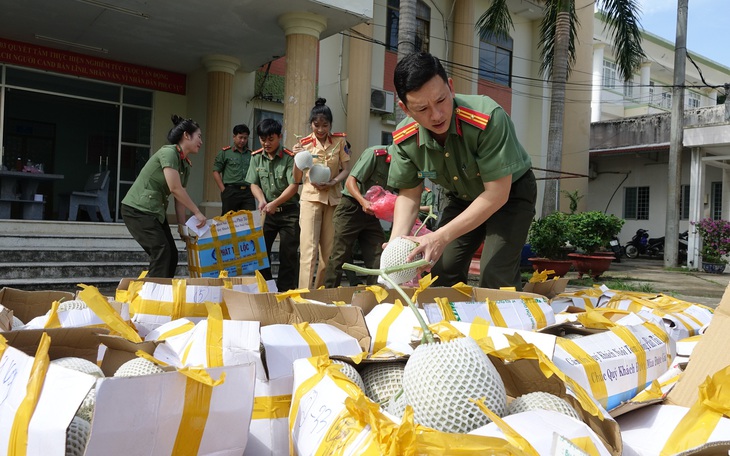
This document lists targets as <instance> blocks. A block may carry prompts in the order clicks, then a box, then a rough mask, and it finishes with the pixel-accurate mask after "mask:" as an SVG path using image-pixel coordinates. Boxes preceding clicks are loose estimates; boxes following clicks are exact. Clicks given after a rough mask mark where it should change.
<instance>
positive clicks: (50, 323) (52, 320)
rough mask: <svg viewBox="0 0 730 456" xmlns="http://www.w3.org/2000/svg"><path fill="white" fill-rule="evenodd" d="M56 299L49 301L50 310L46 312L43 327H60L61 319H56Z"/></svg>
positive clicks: (57, 304)
mask: <svg viewBox="0 0 730 456" xmlns="http://www.w3.org/2000/svg"><path fill="white" fill-rule="evenodd" d="M59 305H60V304H59V302H58V301H53V303H51V311H50V313H49V314H48V320H46V324H45V325H44V326H43V328H45V329H52V328H60V327H61V320H59V319H58V306H59Z"/></svg>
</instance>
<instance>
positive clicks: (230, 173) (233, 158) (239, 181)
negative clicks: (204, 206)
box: [213, 124, 256, 215]
mask: <svg viewBox="0 0 730 456" xmlns="http://www.w3.org/2000/svg"><path fill="white" fill-rule="evenodd" d="M250 134H251V131H250V130H249V129H248V127H247V126H246V125H244V124H240V125H236V126H235V127H233V147H231V146H226V147H224V148H223V149H221V150H220V151H219V152H218V155H216V157H215V161H214V162H213V179H214V180H215V182H216V184H218V188H219V189H220V191H221V202H222V203H223V208H222V211H221V215H225V214H227V213H228V212H229V211H234V212H235V211H240V210H242V209H245V210H247V211H252V210H254V209H255V208H256V200H255V199H254V197H253V193H251V188H250V187H249V184H248V183H246V173H247V172H248V167H249V164H250V162H251V150H250V149H249V148H248V136H249V135H250Z"/></svg>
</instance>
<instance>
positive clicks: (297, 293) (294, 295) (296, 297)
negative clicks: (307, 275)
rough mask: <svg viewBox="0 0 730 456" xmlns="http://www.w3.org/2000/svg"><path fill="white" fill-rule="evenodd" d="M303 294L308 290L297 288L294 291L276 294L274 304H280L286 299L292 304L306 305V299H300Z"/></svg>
mask: <svg viewBox="0 0 730 456" xmlns="http://www.w3.org/2000/svg"><path fill="white" fill-rule="evenodd" d="M304 293H309V288H297V289H296V290H287V291H284V292H282V293H277V294H276V295H275V296H276V302H281V301H283V300H285V299H287V298H289V299H291V300H292V301H294V302H299V303H307V302H309V301H307V300H306V299H304V298H302V295H303V294H304Z"/></svg>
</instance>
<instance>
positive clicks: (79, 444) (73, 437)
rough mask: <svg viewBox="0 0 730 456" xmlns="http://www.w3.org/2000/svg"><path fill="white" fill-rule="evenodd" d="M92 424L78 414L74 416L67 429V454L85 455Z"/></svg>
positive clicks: (73, 455)
mask: <svg viewBox="0 0 730 456" xmlns="http://www.w3.org/2000/svg"><path fill="white" fill-rule="evenodd" d="M90 433H91V425H90V424H89V422H88V421H86V420H85V419H83V418H80V417H78V416H75V417H73V419H72V420H71V424H69V426H68V428H67V429H66V456H83V454H84V451H86V443H87V442H88V441H89V434H90Z"/></svg>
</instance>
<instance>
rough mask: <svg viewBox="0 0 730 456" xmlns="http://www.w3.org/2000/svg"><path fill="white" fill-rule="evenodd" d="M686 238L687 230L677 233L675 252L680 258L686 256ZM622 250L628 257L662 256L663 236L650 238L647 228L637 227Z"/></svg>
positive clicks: (687, 236) (687, 235) (687, 237)
mask: <svg viewBox="0 0 730 456" xmlns="http://www.w3.org/2000/svg"><path fill="white" fill-rule="evenodd" d="M688 239H689V232H688V231H685V232H683V233H680V234H679V238H678V240H677V252H678V254H679V258H680V259H682V258H687V245H688ZM624 252H625V253H626V256H627V257H629V258H636V257H638V256H639V255H649V256H650V257H654V256H658V257H662V256H664V236H662V237H658V238H650V237H649V232H648V231H647V230H644V229H638V230H636V234H635V235H634V237H632V238H631V240H630V241H629V242H628V243H626V245H625V246H624Z"/></svg>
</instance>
